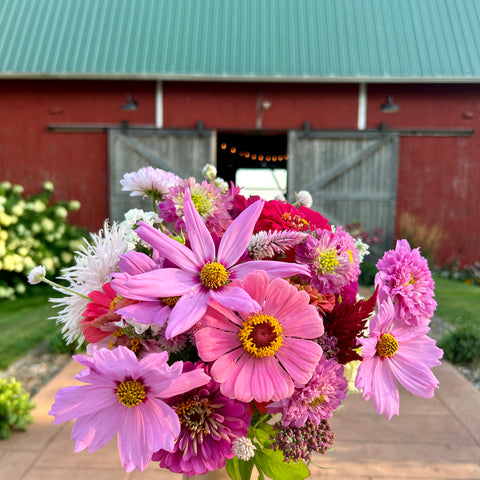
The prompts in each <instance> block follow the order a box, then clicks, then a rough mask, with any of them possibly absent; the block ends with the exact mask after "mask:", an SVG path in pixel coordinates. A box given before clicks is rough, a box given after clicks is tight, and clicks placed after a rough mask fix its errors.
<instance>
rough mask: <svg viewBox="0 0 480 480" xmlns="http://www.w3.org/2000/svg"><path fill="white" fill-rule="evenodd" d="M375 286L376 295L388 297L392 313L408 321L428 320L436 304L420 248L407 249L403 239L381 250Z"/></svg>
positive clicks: (420, 322)
mask: <svg viewBox="0 0 480 480" xmlns="http://www.w3.org/2000/svg"><path fill="white" fill-rule="evenodd" d="M377 268H378V273H377V275H376V276H375V286H377V287H378V299H379V301H384V300H385V299H386V298H388V297H389V298H391V299H392V302H393V305H394V307H395V315H396V316H397V317H401V318H404V319H405V322H406V323H408V324H410V325H426V324H428V323H429V321H430V318H431V317H432V316H433V312H434V311H435V308H436V307H437V302H436V301H435V300H434V299H433V297H434V291H433V288H434V282H433V279H432V274H431V273H430V270H429V268H428V263H427V260H426V259H425V258H423V257H422V256H421V254H420V249H419V248H415V249H413V250H412V249H411V248H410V245H409V244H408V242H407V240H398V241H397V244H396V246H395V250H389V251H388V252H385V255H384V256H383V257H382V258H381V259H380V260H379V261H378V262H377Z"/></svg>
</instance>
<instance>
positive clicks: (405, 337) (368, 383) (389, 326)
mask: <svg viewBox="0 0 480 480" xmlns="http://www.w3.org/2000/svg"><path fill="white" fill-rule="evenodd" d="M429 330H430V329H429V328H428V327H426V326H407V325H405V323H404V322H403V320H402V319H400V321H399V320H398V319H397V318H396V314H395V308H394V306H393V303H392V301H391V300H390V299H389V298H387V300H386V301H384V302H383V303H380V305H379V313H378V315H374V316H373V317H372V319H371V321H370V336H369V337H368V338H358V342H359V343H360V344H361V345H362V357H363V361H362V363H361V364H360V367H359V369H358V374H357V378H356V381H355V386H356V387H357V388H359V389H361V390H363V396H364V398H365V399H366V400H369V399H370V398H371V399H372V401H373V405H374V407H375V410H376V411H377V413H378V414H382V413H385V415H386V416H387V418H388V419H390V418H392V416H393V415H398V412H399V396H398V386H397V382H396V380H398V381H399V382H400V383H401V384H402V385H403V386H404V387H405V388H406V389H407V390H409V391H410V392H412V393H413V394H414V395H417V396H419V397H423V398H431V397H433V391H434V389H435V388H436V387H437V385H438V380H437V379H436V378H435V376H434V375H433V373H432V372H431V370H430V368H432V367H434V366H436V365H440V358H441V357H442V355H443V352H442V350H441V349H440V348H438V347H437V346H436V345H435V340H433V339H432V338H430V337H428V336H427V335H426V333H427V332H428V331H429Z"/></svg>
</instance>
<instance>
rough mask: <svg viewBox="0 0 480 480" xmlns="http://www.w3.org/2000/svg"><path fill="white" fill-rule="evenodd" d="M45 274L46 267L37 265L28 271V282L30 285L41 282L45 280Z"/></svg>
mask: <svg viewBox="0 0 480 480" xmlns="http://www.w3.org/2000/svg"><path fill="white" fill-rule="evenodd" d="M46 275H47V269H46V268H45V266H44V265H37V266H36V267H35V268H32V270H31V271H30V273H29V274H28V277H27V278H28V283H30V285H36V284H37V283H41V282H43V281H44V280H45V277H46Z"/></svg>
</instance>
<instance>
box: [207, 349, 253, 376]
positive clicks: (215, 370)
mask: <svg viewBox="0 0 480 480" xmlns="http://www.w3.org/2000/svg"><path fill="white" fill-rule="evenodd" d="M242 356H244V357H245V356H247V354H246V353H245V352H244V350H243V348H237V349H236V350H232V351H231V352H228V353H226V354H225V355H222V356H221V357H220V358H217V360H216V361H215V362H214V364H213V365H212V369H211V371H210V373H211V374H212V377H213V379H214V380H215V381H216V382H218V383H223V382H225V381H227V380H228V378H230V376H231V375H232V373H233V371H234V370H235V365H236V363H237V362H238V361H239V359H240V357H242Z"/></svg>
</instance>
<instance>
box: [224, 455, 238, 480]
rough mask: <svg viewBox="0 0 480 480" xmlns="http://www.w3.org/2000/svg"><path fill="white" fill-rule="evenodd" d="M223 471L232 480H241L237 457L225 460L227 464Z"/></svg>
mask: <svg viewBox="0 0 480 480" xmlns="http://www.w3.org/2000/svg"><path fill="white" fill-rule="evenodd" d="M225 470H226V471H227V473H228V476H229V477H230V478H231V479H232V480H241V477H240V470H239V468H238V458H237V457H233V458H228V459H227V462H226V463H225Z"/></svg>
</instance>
